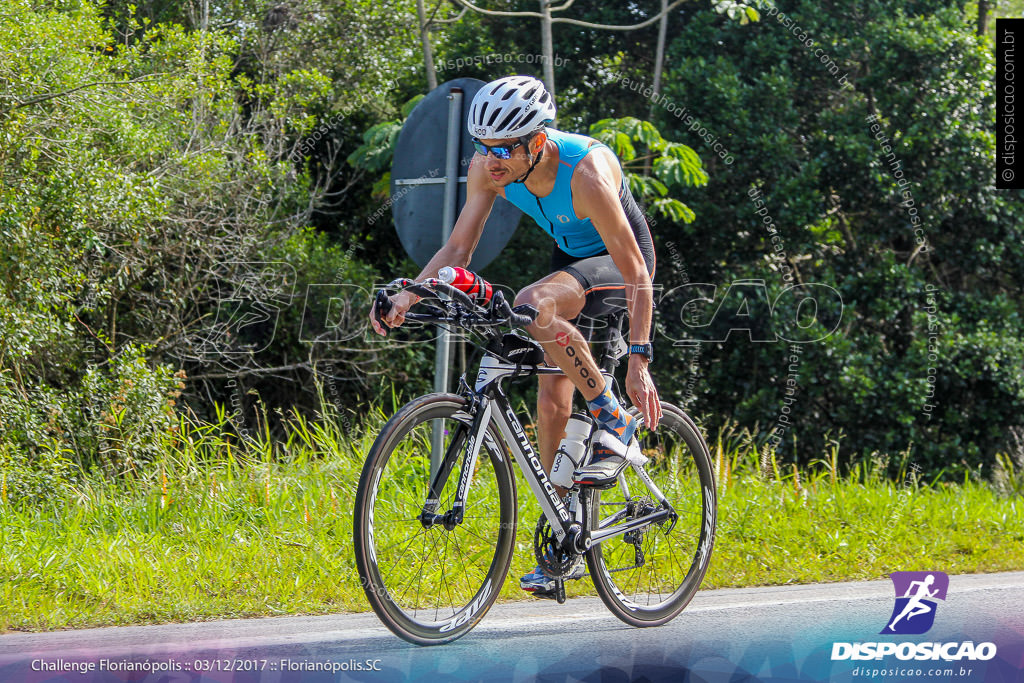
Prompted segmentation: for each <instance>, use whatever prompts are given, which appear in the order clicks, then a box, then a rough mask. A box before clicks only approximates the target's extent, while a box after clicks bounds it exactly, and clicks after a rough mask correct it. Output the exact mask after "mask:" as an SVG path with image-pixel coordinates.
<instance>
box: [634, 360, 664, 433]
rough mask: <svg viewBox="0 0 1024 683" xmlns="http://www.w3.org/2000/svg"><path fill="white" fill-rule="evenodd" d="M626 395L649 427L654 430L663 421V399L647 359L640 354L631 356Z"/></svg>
mask: <svg viewBox="0 0 1024 683" xmlns="http://www.w3.org/2000/svg"><path fill="white" fill-rule="evenodd" d="M626 395H627V396H629V400H630V401H632V402H633V405H635V406H636V407H637V408H639V409H640V412H641V413H643V416H644V424H645V425H646V426H647V429H650V430H654V429H656V428H657V426H658V423H659V422H661V401H660V399H659V398H658V390H657V389H655V388H654V380H653V379H652V378H651V373H650V372H648V371H647V359H646V358H644V357H643V356H641V355H639V354H632V355H631V356H630V357H629V371H628V372H627V373H626Z"/></svg>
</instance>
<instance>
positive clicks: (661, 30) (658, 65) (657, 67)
mask: <svg viewBox="0 0 1024 683" xmlns="http://www.w3.org/2000/svg"><path fill="white" fill-rule="evenodd" d="M666 10H668V0H661V21H660V22H658V48H657V50H656V52H655V54H654V98H655V99H657V98H658V94H659V93H660V92H661V69H662V66H663V64H664V62H665V32H666V31H667V30H668V12H667V11H666ZM654 107H655V103H654V102H652V103H651V114H652V115H653V114H654Z"/></svg>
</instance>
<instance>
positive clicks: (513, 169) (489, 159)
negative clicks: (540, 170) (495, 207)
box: [477, 138, 537, 187]
mask: <svg viewBox="0 0 1024 683" xmlns="http://www.w3.org/2000/svg"><path fill="white" fill-rule="evenodd" d="M480 142H482V143H483V144H485V145H487V146H488V147H498V146H500V147H510V146H512V145H514V144H515V143H517V142H519V139H518V138H514V139H511V140H509V139H499V138H488V139H486V140H480ZM536 144H537V141H536V139H531V140H530V141H529V142H528V143H526V144H525V145H520V146H519V147H516V148H515V149H514V150H512V156H511V157H509V158H508V159H499V158H498V157H496V156H494V155H493V154H491V153H488V154H487V156H486V157H485V158H484V160H483V163H484V170H486V171H487V177H488V179H489V180H490V181H491V183H492V184H493V185H494V186H495V187H505V186H506V185H508V184H509V183H512V182H514V181H515V179H516V178H519V177H520V176H522V175H523V174H524V173H526V171H527V170H528V169H529V168H530V164H531V163H532V162H531V160H530V157H529V156H527V153H526V148H527V146H529V147H531V148H532V147H533V146H535V145H536ZM477 155H478V156H479V152H478V153H477Z"/></svg>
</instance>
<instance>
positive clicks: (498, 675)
mask: <svg viewBox="0 0 1024 683" xmlns="http://www.w3.org/2000/svg"><path fill="white" fill-rule="evenodd" d="M893 601H894V590H893V585H892V583H891V582H890V581H888V580H885V581H870V582H856V583H833V584H816V585H804V586H784V587H762V588H745V589H724V590H715V591H704V592H700V593H698V594H697V596H696V597H695V598H694V600H693V602H692V603H690V605H689V606H688V607H687V609H686V610H685V611H684V612H683V613H682V614H681V615H680V616H679V617H677V618H676V619H675V620H674V621H672V622H671V623H670V624H668V625H666V626H662V627H659V628H651V629H635V628H632V627H630V626H627V625H626V624H623V623H622V622H620V621H619V620H617V619H616V618H615V617H613V616H612V615H611V614H610V613H609V612H608V611H607V610H606V609H605V607H604V605H603V604H602V603H601V602H600V600H599V599H597V598H578V599H575V600H570V601H569V602H567V603H566V604H565V605H558V604H556V603H554V602H551V601H541V600H532V601H526V602H520V603H514V604H506V605H498V606H495V607H494V608H492V609H491V611H490V612H489V613H488V614H487V615H486V616H485V617H484V619H483V621H482V622H481V623H480V625H478V626H477V628H476V629H475V630H473V631H471V632H470V633H469V635H467V636H465V637H464V638H462V639H461V640H458V641H456V642H454V643H452V644H449V645H445V646H440V647H430V648H422V647H416V646H413V645H409V644H407V643H405V642H404V641H402V640H399V639H398V638H397V637H395V636H394V635H393V634H392V633H391V632H390V631H388V630H387V629H386V628H384V627H383V626H382V625H381V623H380V622H379V621H378V620H377V618H376V616H374V615H373V614H348V615H337V616H320V617H281V618H265V619H245V620H232V621H217V622H205V623H190V624H170V625H163V626H140V627H124V628H103V629H89V630H79V631H62V632H56V633H33V634H28V633H9V634H6V635H3V636H0V681H2V682H3V683H7V682H8V681H10V682H13V683H21V682H22V681H31V682H35V681H64V680H66V681H80V682H83V683H84V682H86V681H179V680H180V681H194V680H202V681H245V682H248V681H260V682H263V681H266V682H268V683H270V682H276V681H287V682H291V681H301V682H303V683H305V682H306V681H317V682H319V681H346V680H366V681H391V680H424V681H435V680H442V681H448V680H487V681H504V680H524V681H525V680H537V679H540V680H552V681H555V680H587V681H634V680H673V681H709V682H710V681H715V682H717V681H729V682H730V683H733V682H735V683H739V682H740V681H747V680H757V681H797V680H799V681H825V680H829V681H861V680H865V681H866V680H887V681H902V680H914V681H916V680H929V681H938V680H941V681H947V680H953V681H985V682H986V683H989V682H992V683H1001V682H1003V681H1006V682H1010V681H1013V682H1021V681H1024V572H1014V573H1003V574H988V575H959V576H956V575H954V576H951V577H950V583H949V593H948V595H947V599H946V600H945V602H942V603H939V604H938V606H937V609H936V617H935V623H934V626H933V627H932V629H931V630H930V631H929V632H928V633H927V634H925V635H920V636H880V635H878V634H879V632H880V631H881V630H882V628H884V627H885V625H886V623H887V620H888V618H889V616H890V614H891V612H892V609H893ZM867 641H893V642H903V641H909V642H925V641H927V642H950V641H959V642H962V641H972V642H974V643H976V644H978V643H982V642H992V643H994V644H995V645H996V647H997V648H998V651H997V655H996V657H995V658H993V659H991V660H989V661H967V660H962V661H954V662H943V661H938V662H935V661H924V662H919V661H909V662H907V661H902V660H899V659H897V658H896V657H894V656H889V657H887V658H886V659H885V660H882V661H876V660H870V661H849V660H846V661H832V659H831V655H832V652H833V643H835V642H867ZM101 666H102V667H103V669H102V670H101V668H100V667H101ZM75 667H77V668H75ZM82 667H92V668H91V669H89V670H87V671H86V672H85V673H80V669H81V668H82ZM253 667H255V668H258V669H259V670H258V671H246V669H249V668H253ZM324 667H327V668H333V669H334V671H333V672H330V671H312V670H311V669H317V668H320V669H322V668H324ZM360 667H362V668H363V669H364V670H362V671H360V670H359V668H360ZM864 667H868V670H867V671H858V668H861V669H863V668H864ZM132 668H134V669H135V670H134V671H132V670H127V669H132ZM62 669H63V670H62ZM112 669H113V670H112ZM879 669H887V670H888V673H889V674H890V675H887V676H883V675H879V673H878V670H879ZM200 671H201V672H202V673H200ZM865 674H867V675H865Z"/></svg>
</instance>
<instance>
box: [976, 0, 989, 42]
mask: <svg viewBox="0 0 1024 683" xmlns="http://www.w3.org/2000/svg"><path fill="white" fill-rule="evenodd" d="M991 9H992V3H990V2H989V1H988V0H978V35H979V36H983V35H985V34H986V33H987V32H988V14H989V11H990V10H991Z"/></svg>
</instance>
